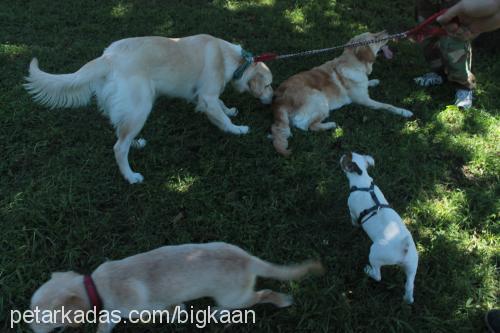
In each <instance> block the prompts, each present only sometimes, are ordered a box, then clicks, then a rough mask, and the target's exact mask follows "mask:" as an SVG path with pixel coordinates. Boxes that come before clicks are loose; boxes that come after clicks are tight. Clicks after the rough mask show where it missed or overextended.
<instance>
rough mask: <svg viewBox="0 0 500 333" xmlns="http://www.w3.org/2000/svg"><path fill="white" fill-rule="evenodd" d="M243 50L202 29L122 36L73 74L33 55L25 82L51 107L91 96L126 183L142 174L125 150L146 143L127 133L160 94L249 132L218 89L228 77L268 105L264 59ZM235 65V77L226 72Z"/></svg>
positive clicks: (79, 102) (73, 103)
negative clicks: (253, 59) (109, 129)
mask: <svg viewBox="0 0 500 333" xmlns="http://www.w3.org/2000/svg"><path fill="white" fill-rule="evenodd" d="M242 55H243V53H242V48H241V46H239V45H235V44H231V43H229V42H227V41H224V40H222V39H218V38H215V37H213V36H209V35H196V36H190V37H185V38H165V37H137V38H127V39H122V40H119V41H116V42H114V43H112V44H111V45H110V46H109V47H108V48H107V49H105V50H104V53H103V54H102V56H100V57H99V58H97V59H94V60H92V61H90V62H88V63H87V64H85V65H84V66H83V67H82V68H80V69H79V70H78V71H77V72H75V73H72V74H59V75H54V74H48V73H45V72H43V71H41V70H40V69H39V68H38V61H37V59H33V60H32V61H31V64H30V69H29V76H28V77H27V81H28V83H26V84H25V87H26V89H27V90H28V91H29V93H30V94H32V95H33V96H34V99H35V100H36V101H37V102H39V103H41V104H43V105H46V106H49V107H51V108H56V107H78V106H83V105H87V104H88V103H89V102H90V99H91V97H92V95H95V96H96V97H97V103H98V105H99V107H100V108H101V109H102V110H103V112H104V114H106V115H107V116H108V117H109V118H110V120H111V123H112V124H113V126H114V127H115V128H116V135H117V137H118V141H117V142H116V144H115V146H114V153H115V158H116V162H117V164H118V167H119V168H120V172H121V173H122V175H123V177H125V179H126V180H127V181H128V182H130V183H131V184H133V183H139V182H142V181H143V179H144V178H143V176H142V175H141V174H140V173H136V172H133V171H132V169H131V168H130V165H129V162H128V153H129V149H130V146H133V147H136V148H143V147H144V145H145V144H146V141H145V140H144V139H139V140H135V141H134V139H135V137H136V136H137V135H138V134H139V132H140V131H141V129H142V127H143V126H144V123H145V122H146V119H147V118H148V115H149V113H150V112H151V108H152V106H153V103H154V101H155V99H156V97H158V96H159V95H166V96H170V97H179V98H183V99H186V100H189V101H192V102H194V103H196V109H197V110H198V111H201V112H204V113H205V114H206V115H207V116H208V119H209V120H210V121H211V122H212V123H214V124H215V125H216V126H218V127H219V128H220V129H221V130H223V131H226V132H230V133H233V134H245V133H247V132H248V127H247V126H236V125H234V124H233V123H232V122H231V120H230V119H229V116H234V115H236V113H237V110H236V109H235V108H228V107H226V105H224V103H223V102H222V101H221V100H220V98H219V96H220V95H221V94H222V92H223V91H224V88H225V86H226V84H227V83H228V82H230V81H232V82H233V85H234V87H235V88H236V89H237V90H238V91H239V92H244V91H248V92H250V93H251V94H252V95H253V96H255V97H257V98H259V99H260V100H261V102H263V103H266V104H269V103H271V99H272V96H273V90H272V88H271V82H272V74H271V71H270V70H269V68H268V67H267V66H266V65H265V64H264V63H262V62H258V63H248V62H249V61H248V60H246V59H245V58H244V57H242ZM241 66H245V67H244V71H243V72H242V75H241V77H239V76H238V77H237V78H235V79H233V76H234V73H235V72H236V70H237V69H239V68H241Z"/></svg>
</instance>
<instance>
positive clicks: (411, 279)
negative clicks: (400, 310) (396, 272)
mask: <svg viewBox="0 0 500 333" xmlns="http://www.w3.org/2000/svg"><path fill="white" fill-rule="evenodd" d="M401 266H402V267H403V269H404V271H405V273H406V283H405V294H404V296H403V300H404V301H405V302H406V303H408V304H412V303H413V287H414V284H415V275H416V274H417V267H418V254H417V250H416V249H415V247H414V246H413V248H412V247H410V248H409V250H408V253H407V254H406V258H405V261H404V262H403V264H402V265H401Z"/></svg>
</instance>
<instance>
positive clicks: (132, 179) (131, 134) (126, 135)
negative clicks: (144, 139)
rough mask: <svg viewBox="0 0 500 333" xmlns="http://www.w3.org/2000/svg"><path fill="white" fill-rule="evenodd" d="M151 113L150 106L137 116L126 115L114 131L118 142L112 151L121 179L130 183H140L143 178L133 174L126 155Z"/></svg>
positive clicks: (135, 173) (138, 174)
mask: <svg viewBox="0 0 500 333" xmlns="http://www.w3.org/2000/svg"><path fill="white" fill-rule="evenodd" d="M150 111H151V105H149V107H148V108H147V109H146V108H144V110H143V111H142V112H141V113H139V114H128V115H127V116H126V118H125V119H124V120H123V121H122V122H120V123H119V124H118V126H117V129H116V134H117V136H118V141H116V144H115V146H114V147H113V150H114V152H115V158H116V163H117V164H118V167H119V168H120V172H121V173H122V175H123V177H125V179H126V180H127V181H128V182H129V183H130V184H135V183H140V182H142V181H143V180H144V177H143V176H142V175H141V174H140V173H137V172H133V171H132V169H131V168H130V164H129V162H128V153H129V150H130V146H131V145H132V142H133V140H134V138H135V136H136V135H137V134H139V132H140V131H141V129H142V127H143V126H144V123H145V122H146V119H147V116H148V114H149V112H150Z"/></svg>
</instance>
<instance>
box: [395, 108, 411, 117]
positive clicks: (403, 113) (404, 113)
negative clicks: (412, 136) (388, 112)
mask: <svg viewBox="0 0 500 333" xmlns="http://www.w3.org/2000/svg"><path fill="white" fill-rule="evenodd" d="M398 111H399V114H400V115H401V116H402V117H405V118H411V117H413V112H411V111H409V110H406V109H398Z"/></svg>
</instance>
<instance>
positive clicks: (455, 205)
mask: <svg viewBox="0 0 500 333" xmlns="http://www.w3.org/2000/svg"><path fill="white" fill-rule="evenodd" d="M411 212H412V213H413V214H414V219H416V220H418V221H419V224H423V225H432V226H435V227H438V226H439V227H442V228H445V229H448V228H449V227H451V226H453V225H464V224H467V220H468V213H467V197H466V196H465V193H464V192H463V191H460V190H451V189H448V188H447V187H445V186H443V185H437V186H436V187H435V189H434V191H432V192H429V193H427V195H425V196H423V198H421V199H419V200H418V201H416V202H415V203H414V204H413V205H412V206H411Z"/></svg>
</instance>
